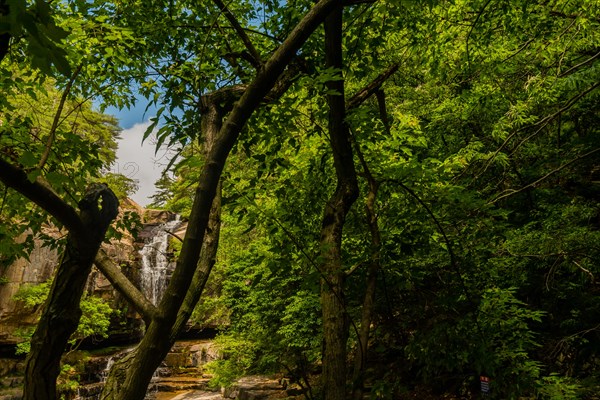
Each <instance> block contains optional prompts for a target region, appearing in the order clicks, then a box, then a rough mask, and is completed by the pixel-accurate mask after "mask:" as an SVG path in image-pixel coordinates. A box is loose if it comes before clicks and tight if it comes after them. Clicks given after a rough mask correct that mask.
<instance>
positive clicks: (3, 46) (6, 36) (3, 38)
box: [0, 0, 10, 62]
mask: <svg viewBox="0 0 600 400" xmlns="http://www.w3.org/2000/svg"><path fill="white" fill-rule="evenodd" d="M9 11H10V10H9V8H8V4H7V1H6V0H0V15H1V16H3V17H4V16H6V15H8V13H9ZM9 44H10V33H8V32H4V33H0V62H2V60H4V57H6V55H7V54H8V47H9Z"/></svg>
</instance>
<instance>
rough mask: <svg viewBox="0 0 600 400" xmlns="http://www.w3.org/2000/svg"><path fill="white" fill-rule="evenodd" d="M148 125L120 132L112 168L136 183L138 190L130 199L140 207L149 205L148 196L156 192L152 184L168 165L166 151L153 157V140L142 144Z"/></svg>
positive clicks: (134, 126) (135, 126) (136, 125)
mask: <svg viewBox="0 0 600 400" xmlns="http://www.w3.org/2000/svg"><path fill="white" fill-rule="evenodd" d="M149 125H150V122H149V121H146V122H144V123H140V124H135V125H133V126H132V127H131V128H129V129H125V130H123V131H122V132H121V139H120V140H119V141H118V143H119V149H118V150H117V161H116V163H115V165H114V166H113V168H112V171H113V172H117V173H121V174H123V175H125V176H127V177H129V178H132V179H136V180H137V181H138V183H139V190H138V191H137V192H136V193H135V194H133V195H132V196H131V197H132V198H133V200H134V201H135V202H137V203H139V204H140V205H142V206H145V205H147V204H148V203H150V201H151V200H150V196H152V195H153V194H154V192H155V191H156V188H155V186H154V182H156V181H157V180H158V178H160V175H161V173H162V171H163V169H164V167H165V166H166V164H167V163H168V158H167V155H166V153H167V151H165V150H163V149H161V150H159V151H158V153H156V155H155V152H154V150H155V145H154V143H155V142H154V140H151V138H148V139H146V140H145V141H144V143H143V144H142V138H143V137H144V132H145V131H146V129H147V128H148V126H149Z"/></svg>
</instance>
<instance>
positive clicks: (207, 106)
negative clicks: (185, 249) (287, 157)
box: [171, 96, 233, 342]
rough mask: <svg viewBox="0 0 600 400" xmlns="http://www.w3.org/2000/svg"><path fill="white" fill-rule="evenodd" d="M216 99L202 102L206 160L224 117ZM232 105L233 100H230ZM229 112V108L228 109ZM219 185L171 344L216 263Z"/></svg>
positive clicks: (219, 220) (218, 234)
mask: <svg viewBox="0 0 600 400" xmlns="http://www.w3.org/2000/svg"><path fill="white" fill-rule="evenodd" d="M218 100H219V99H213V98H211V97H210V96H205V97H204V98H203V99H202V108H203V109H202V110H201V112H202V119H201V126H202V132H203V138H201V139H203V141H202V143H201V144H202V146H203V153H204V154H205V157H207V155H208V153H209V152H210V149H211V147H212V146H213V144H214V142H215V140H216V138H217V135H218V134H219V131H220V130H221V126H222V124H223V116H224V115H225V111H226V110H225V109H224V108H223V107H222V104H219V101H218ZM232 103H233V101H232ZM227 109H231V107H227ZM221 189H222V184H221V182H219V184H218V186H217V191H216V193H215V198H214V199H213V204H212V208H211V210H210V215H209V217H208V227H207V228H206V233H205V234H204V243H202V250H201V251H200V260H199V261H198V268H197V269H196V273H195V274H194V278H193V279H192V285H191V286H190V290H188V293H187V296H186V297H185V299H184V301H183V304H182V306H181V310H180V311H179V314H178V315H177V321H176V322H175V325H174V326H173V329H171V341H172V342H174V341H175V338H176V337H177V335H178V334H179V333H180V332H181V329H183V327H184V326H185V324H186V323H187V321H188V319H189V318H190V316H191V315H192V312H193V311H194V308H195V307H196V304H197V303H198V301H199V300H200V297H201V296H202V292H203V291H204V286H205V285H206V281H207V280H208V278H209V276H210V273H211V271H212V268H213V266H214V265H215V263H216V260H217V250H218V248H219V236H220V232H221V197H222V193H221Z"/></svg>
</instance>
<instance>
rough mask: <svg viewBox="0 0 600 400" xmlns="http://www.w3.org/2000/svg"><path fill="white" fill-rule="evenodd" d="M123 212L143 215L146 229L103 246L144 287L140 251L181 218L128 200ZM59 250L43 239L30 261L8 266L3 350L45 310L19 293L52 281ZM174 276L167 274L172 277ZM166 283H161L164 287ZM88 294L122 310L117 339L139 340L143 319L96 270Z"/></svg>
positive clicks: (2, 293)
mask: <svg viewBox="0 0 600 400" xmlns="http://www.w3.org/2000/svg"><path fill="white" fill-rule="evenodd" d="M122 208H123V211H124V210H127V211H133V212H135V213H137V214H138V215H139V216H140V219H141V221H142V224H143V225H142V229H141V231H140V233H139V235H138V237H137V239H134V238H133V237H131V236H130V235H124V236H123V238H122V239H120V240H119V241H116V240H113V241H111V243H110V244H105V245H103V247H104V250H105V251H106V252H107V253H108V255H109V256H110V257H111V258H112V259H113V260H114V261H115V262H116V263H117V264H119V265H120V266H121V269H122V271H123V272H124V273H125V274H126V275H127V276H128V277H129V278H130V279H131V280H132V282H134V284H136V285H137V286H138V287H141V286H142V284H141V282H142V280H143V273H142V262H141V260H142V256H141V255H140V250H142V249H143V248H144V246H146V245H147V244H148V243H149V242H152V240H153V236H156V235H157V234H161V232H162V233H164V232H163V231H162V230H161V226H162V224H165V223H167V222H169V221H173V220H175V219H176V218H177V216H176V215H175V214H173V213H171V212H168V211H161V210H145V209H143V208H142V207H140V206H139V205H137V204H136V203H134V202H133V201H126V202H124V204H123V207H122ZM176 226H177V228H179V234H180V235H181V234H182V232H181V229H185V226H184V224H183V223H178V224H177V225H176ZM46 229H47V231H45V232H44V233H46V234H48V235H51V236H53V237H60V236H62V235H64V234H65V233H64V232H60V231H59V230H58V229H56V228H53V227H47V228H46ZM165 240H168V238H165ZM163 252H164V251H163ZM59 258H60V254H59V251H57V250H53V249H50V248H48V247H44V245H43V243H42V242H41V241H40V240H36V242H35V249H34V250H33V252H32V253H31V255H30V257H29V260H26V259H23V258H22V259H19V260H17V261H16V262H14V263H13V264H11V265H9V266H6V267H4V269H3V270H2V271H0V272H2V276H3V279H2V281H0V347H6V346H12V345H14V344H16V343H18V342H19V341H20V340H21V339H19V337H18V335H17V334H16V333H17V332H18V330H19V329H22V328H26V327H30V326H33V325H34V324H35V323H36V321H37V319H38V317H39V313H40V311H41V307H37V308H36V309H31V308H29V307H26V306H25V305H24V304H22V303H21V302H19V301H15V300H14V296H15V294H16V293H17V292H18V291H19V289H21V288H22V287H23V286H25V285H37V284H40V283H43V282H46V281H48V280H49V279H51V278H52V276H53V275H54V271H55V270H56V267H57V265H58V263H59ZM164 267H165V268H167V269H169V268H170V269H172V268H173V267H174V265H173V264H172V263H169V262H168V260H167V262H165V265H164ZM169 275H170V273H165V276H166V277H168V276H169ZM162 284H163V283H161V285H162ZM87 290H88V293H90V294H93V295H95V296H100V297H102V298H103V299H105V300H107V301H108V302H109V303H110V304H111V306H112V307H113V309H118V310H121V311H122V312H121V314H120V316H119V318H118V320H115V321H114V323H113V328H114V329H113V330H112V331H113V334H114V336H115V337H116V338H117V340H119V339H120V340H125V341H127V340H129V341H131V340H135V335H136V332H137V331H139V328H140V325H141V321H140V319H139V316H138V315H136V314H135V312H133V311H129V310H131V308H130V307H128V306H127V304H126V302H125V301H124V300H123V299H122V298H121V296H120V295H119V294H118V293H117V292H116V291H114V290H113V288H112V286H111V284H110V282H109V281H108V280H107V279H106V278H105V277H104V276H103V275H102V274H101V273H100V272H99V271H98V270H96V269H95V268H94V269H93V271H92V273H91V275H90V278H89V280H88V289H87Z"/></svg>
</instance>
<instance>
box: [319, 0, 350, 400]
mask: <svg viewBox="0 0 600 400" xmlns="http://www.w3.org/2000/svg"><path fill="white" fill-rule="evenodd" d="M342 16H343V12H342V7H341V6H339V7H338V8H337V9H336V10H335V11H333V12H332V13H331V14H330V15H329V16H328V17H327V19H326V20H325V57H326V66H327V67H328V68H336V69H339V70H340V73H341V69H342V67H343V62H342ZM327 86H328V89H329V90H330V93H331V94H329V95H328V96H327V103H328V105H329V123H328V128H329V137H330V144H331V149H332V152H333V160H334V166H335V171H336V176H337V186H336V189H335V192H334V193H333V194H332V196H331V197H330V198H329V200H328V202H327V204H326V205H325V210H324V213H323V223H322V228H321V239H320V246H321V257H320V259H321V263H322V264H321V273H322V280H321V307H322V315H323V339H324V349H323V388H324V399H325V400H345V399H346V345H347V341H348V322H349V320H348V317H347V313H346V305H345V300H344V278H345V271H344V270H343V268H342V255H341V252H342V251H341V250H342V230H343V227H344V223H345V220H346V215H347V213H348V211H349V210H350V207H351V206H352V204H353V203H354V201H355V200H356V198H357V197H358V185H357V182H356V172H355V170H354V161H353V159H352V147H351V144H350V139H349V136H350V132H349V130H348V126H347V125H346V123H345V100H344V81H343V80H341V79H340V80H335V81H331V82H328V83H327Z"/></svg>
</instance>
